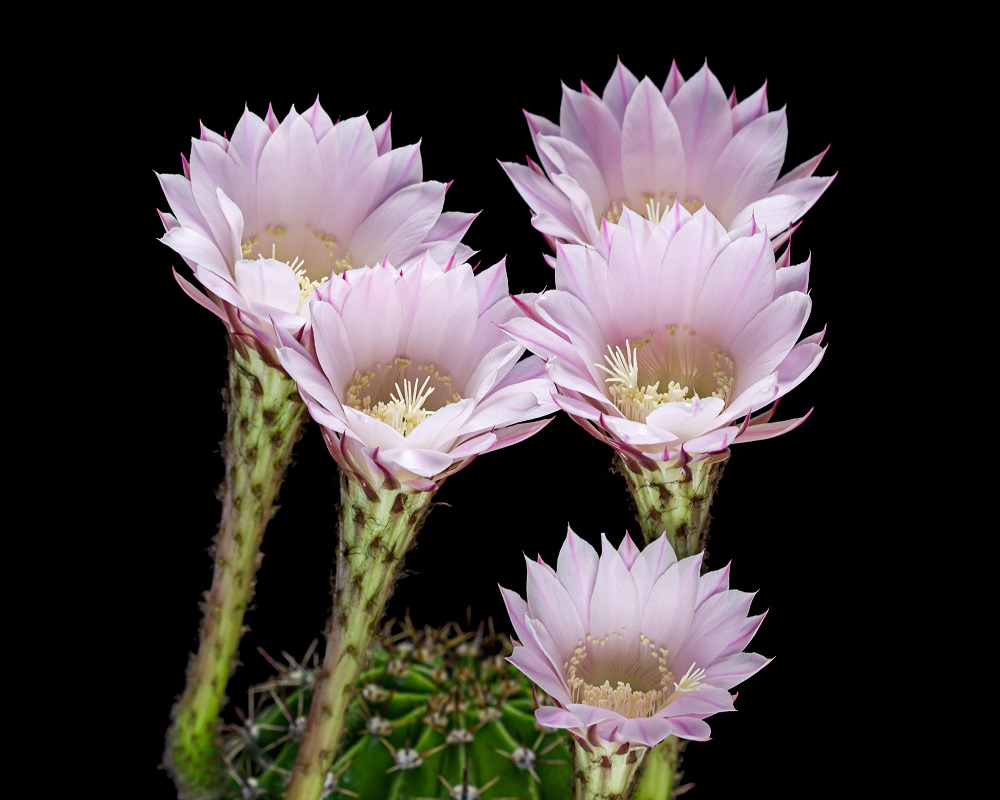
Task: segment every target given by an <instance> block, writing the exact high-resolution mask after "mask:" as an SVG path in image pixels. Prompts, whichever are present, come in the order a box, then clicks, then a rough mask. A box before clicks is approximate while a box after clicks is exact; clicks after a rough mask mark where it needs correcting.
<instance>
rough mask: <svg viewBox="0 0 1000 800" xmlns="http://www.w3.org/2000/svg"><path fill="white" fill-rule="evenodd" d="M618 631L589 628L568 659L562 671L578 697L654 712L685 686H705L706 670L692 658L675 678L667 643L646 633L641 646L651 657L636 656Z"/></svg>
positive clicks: (623, 710) (628, 711) (640, 713)
mask: <svg viewBox="0 0 1000 800" xmlns="http://www.w3.org/2000/svg"><path fill="white" fill-rule="evenodd" d="M624 634H625V629H624V628H623V629H622V633H613V634H609V635H608V636H605V637H604V638H603V639H594V638H593V637H591V636H590V634H587V638H586V641H581V642H580V643H579V644H578V645H577V647H576V650H575V651H574V652H573V655H572V656H571V657H570V659H569V661H567V662H566V663H565V664H563V675H564V676H565V678H566V684H567V686H568V687H569V690H570V694H571V696H572V700H573V702H574V703H583V704H585V705H588V706H595V707H597V708H605V709H608V710H609V711H614V712H615V713H617V714H621V715H622V716H623V717H628V718H629V719H636V718H638V717H651V716H653V715H654V714H655V713H656V712H657V711H659V710H660V709H662V708H663V707H664V706H666V705H668V704H669V703H671V702H672V701H673V700H674V699H675V698H676V697H678V696H679V694H680V693H682V692H690V691H695V690H696V689H697V688H698V687H699V686H701V679H702V678H703V677H704V676H705V670H703V669H696V668H695V665H694V664H692V665H691V667H690V668H689V669H688V671H687V672H686V673H685V675H684V677H682V678H681V679H680V681H677V682H675V681H674V675H673V672H671V670H670V667H669V665H668V663H667V650H666V648H663V647H659V646H657V644H656V643H655V642H653V641H652V640H650V638H649V637H648V636H645V635H644V634H640V635H639V640H640V641H641V642H642V647H643V649H644V650H645V651H646V655H647V656H650V658H640V659H636V658H635V656H634V650H632V649H631V648H626V647H616V646H615V645H616V643H619V642H621V641H622V640H623V639H624Z"/></svg>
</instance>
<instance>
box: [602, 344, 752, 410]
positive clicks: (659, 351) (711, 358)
mask: <svg viewBox="0 0 1000 800" xmlns="http://www.w3.org/2000/svg"><path fill="white" fill-rule="evenodd" d="M604 360H605V362H606V364H594V366H595V367H597V368H598V369H600V370H603V371H604V372H606V373H607V374H608V375H609V376H610V377H608V378H605V379H604V381H605V383H608V384H610V385H609V386H608V394H609V395H610V398H611V400H612V402H614V404H615V406H617V408H618V410H619V411H621V412H622V414H623V415H624V416H625V417H626V418H627V419H630V420H632V421H633V422H645V421H646V416H647V415H648V414H649V413H650V412H651V411H653V410H654V409H656V408H659V407H660V406H661V405H663V404H664V403H690V402H691V401H692V399H693V398H694V397H717V398H719V399H721V400H722V401H723V402H728V400H729V395H730V392H731V391H732V388H733V382H734V377H733V373H734V371H735V364H734V363H733V360H732V358H730V357H729V355H728V354H727V353H726V352H725V351H724V350H723V349H722V348H721V347H717V346H715V344H714V343H713V342H710V341H708V340H707V339H705V338H703V337H702V338H699V337H698V335H697V334H696V333H695V331H693V330H691V329H690V328H689V327H688V326H687V325H664V326H663V332H662V333H661V334H660V335H659V336H657V334H656V332H653V331H650V332H649V333H647V334H646V336H645V337H644V338H642V339H641V340H639V341H638V342H637V343H636V345H635V346H634V347H633V346H632V343H631V341H630V340H629V339H626V340H625V350H624V351H622V348H621V347H620V346H615V348H614V349H612V347H611V345H610V344H609V345H608V355H606V356H604ZM661 384H665V386H664V390H663V391H661V390H660V385H661Z"/></svg>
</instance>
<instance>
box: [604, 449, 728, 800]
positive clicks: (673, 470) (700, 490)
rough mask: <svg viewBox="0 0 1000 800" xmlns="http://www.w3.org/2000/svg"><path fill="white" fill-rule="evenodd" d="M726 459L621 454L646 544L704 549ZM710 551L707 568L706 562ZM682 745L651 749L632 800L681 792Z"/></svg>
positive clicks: (671, 741) (681, 554)
mask: <svg viewBox="0 0 1000 800" xmlns="http://www.w3.org/2000/svg"><path fill="white" fill-rule="evenodd" d="M727 458H728V453H726V454H723V455H721V456H715V457H713V458H708V459H704V460H702V461H695V462H691V463H689V464H688V465H687V466H685V467H660V468H659V469H654V470H651V469H645V468H644V467H642V466H640V465H638V464H636V463H635V462H631V463H629V462H626V461H625V459H621V458H620V459H618V465H619V471H620V472H621V473H622V475H623V476H624V477H625V483H626V485H627V486H628V491H629V494H630V495H631V497H632V500H633V502H634V504H635V510H636V519H637V520H638V522H639V527H640V528H641V529H642V535H643V538H644V539H645V540H646V544H647V545H649V544H650V543H652V542H654V541H655V540H656V539H658V538H659V537H660V536H666V537H667V539H668V540H669V541H670V544H671V545H672V546H673V548H674V552H675V553H677V558H678V559H681V558H686V557H687V556H692V555H695V554H696V553H700V552H702V551H704V550H705V549H706V547H707V546H708V529H709V522H710V520H711V515H710V513H709V509H710V506H711V504H712V498H713V497H714V495H715V491H716V489H717V488H718V487H719V481H720V479H721V478H722V469H723V467H724V466H725V462H726V459H727ZM707 555H708V554H707V553H706V556H705V560H704V561H703V563H702V569H703V570H704V569H705V568H706V567H707ZM684 745H685V742H684V741H683V740H679V739H677V737H675V736H669V737H667V738H666V739H665V740H664V741H663V742H661V743H660V744H658V745H657V746H656V747H654V748H653V750H652V752H651V753H650V755H649V758H647V759H646V765H645V766H644V767H643V769H642V770H641V772H640V777H639V779H638V780H637V782H636V795H635V797H634V800H663V798H669V797H670V796H671V794H672V793H673V792H676V791H677V788H676V786H675V784H676V783H677V782H678V781H679V779H680V772H679V770H678V767H679V764H680V757H681V754H682V753H683V751H684Z"/></svg>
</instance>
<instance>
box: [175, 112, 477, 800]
mask: <svg viewBox="0 0 1000 800" xmlns="http://www.w3.org/2000/svg"><path fill="white" fill-rule="evenodd" d="M389 124H390V121H389V120H386V121H385V122H384V123H383V124H382V125H380V126H379V127H378V128H376V129H374V130H373V129H372V128H371V126H370V125H369V123H368V120H367V118H366V117H364V116H360V117H353V118H350V119H345V120H340V121H337V122H334V121H333V120H332V119H331V118H330V116H329V115H328V114H327V113H326V111H324V110H323V108H322V106H320V103H319V100H318V99H317V100H316V102H315V103H314V105H313V106H312V107H311V108H310V109H309V110H308V111H307V112H306V113H305V114H299V113H297V112H296V110H295V109H294V108H292V110H291V111H290V112H289V113H288V115H287V116H286V117H285V118H284V119H283V120H281V121H280V122H279V121H278V119H277V118H276V117H275V114H274V112H273V110H272V109H268V113H267V115H266V117H264V118H261V117H259V116H257V115H255V114H253V113H251V112H250V111H249V109H247V110H245V111H244V113H243V115H242V117H241V118H240V120H239V122H237V124H236V127H235V128H234V130H233V134H232V136H231V137H226V136H222V135H220V134H218V133H215V132H214V131H211V130H209V129H208V128H205V127H203V128H202V131H201V136H200V138H197V139H194V140H193V141H192V144H191V154H190V158H183V160H182V164H183V172H182V173H181V174H159V175H158V176H157V177H158V178H159V181H160V186H161V188H162V190H163V193H164V195H165V197H166V200H167V203H168V204H169V208H170V210H169V211H168V212H163V211H161V212H160V218H161V220H162V222H163V225H164V228H165V233H164V235H163V237H162V238H161V241H162V242H164V243H165V244H166V245H168V246H169V247H170V248H172V249H173V250H174V251H175V252H176V253H177V254H178V255H179V256H181V257H182V258H183V260H184V262H185V263H186V264H187V266H188V267H189V268H190V271H191V273H192V274H193V276H194V279H195V282H192V281H190V280H189V279H188V278H185V277H182V276H181V274H180V273H179V272H178V271H177V270H176V269H175V270H174V276H175V278H176V279H177V281H178V283H179V284H180V286H181V288H182V289H183V290H184V291H185V292H186V293H187V294H188V295H189V296H190V297H191V298H192V299H194V300H195V301H196V302H197V303H198V304H199V305H200V306H202V307H204V308H207V309H208V310H209V311H211V312H212V313H214V314H215V315H216V316H217V317H218V318H219V319H220V320H221V321H222V322H223V324H224V326H225V329H226V331H227V334H228V344H229V382H228V386H227V393H226V398H227V399H226V405H227V431H226V436H225V439H224V443H223V455H224V458H225V462H226V463H225V479H224V482H223V486H222V488H221V491H220V499H221V501H222V505H223V508H222V522H221V524H220V526H219V529H218V532H217V534H216V539H215V542H214V545H213V553H214V556H215V557H213V562H214V563H213V577H212V586H211V588H210V589H209V591H208V592H207V593H206V596H205V602H204V605H203V607H204V609H205V611H206V613H205V614H204V616H203V619H202V624H201V629H200V632H199V644H198V651H197V654H195V655H194V656H193V657H192V658H191V660H190V661H189V665H188V672H187V683H186V686H185V689H184V693H183V694H182V696H181V697H180V699H179V700H178V702H177V704H176V705H175V707H174V709H173V711H172V714H171V726H170V730H169V731H168V734H167V751H166V753H165V763H166V765H167V768H168V769H169V771H170V772H171V776H172V778H173V779H174V782H175V783H176V784H177V787H178V790H179V794H180V795H181V796H185V797H187V796H202V795H205V796H211V792H213V791H214V790H215V789H216V788H217V787H218V785H219V784H220V783H221V782H222V781H224V779H225V775H224V770H223V768H222V767H223V765H222V763H221V760H220V756H219V752H218V748H217V743H216V724H217V722H216V720H217V716H218V713H219V710H220V709H221V706H222V703H223V702H224V699H225V691H226V686H227V682H228V680H229V677H230V675H231V673H232V671H233V669H234V668H235V664H236V659H237V651H238V647H239V642H240V638H241V635H242V631H243V628H244V626H243V620H244V615H245V612H246V609H247V608H248V607H249V605H250V601H251V597H252V595H253V592H254V585H255V576H256V572H257V569H258V565H259V561H260V543H261V540H262V537H263V535H264V530H265V528H266V526H267V525H268V522H269V521H270V519H271V517H272V516H273V514H274V513H275V511H276V506H275V501H276V498H277V495H278V491H279V489H280V487H281V485H282V483H283V481H284V476H285V472H286V470H287V467H288V464H289V463H290V460H291V454H292V449H293V447H294V445H295V443H296V441H297V440H298V439H299V437H300V436H301V435H302V432H303V426H304V423H305V422H306V421H307V420H308V415H307V413H306V410H305V405H304V403H303V402H302V401H301V399H300V398H299V395H298V392H297V389H296V387H295V384H294V382H293V381H292V379H291V378H290V377H288V375H287V374H286V373H285V372H284V370H283V369H282V368H281V365H280V364H279V363H278V359H277V356H276V354H275V348H276V347H277V346H278V345H279V341H280V339H279V337H278V333H277V329H281V330H284V331H286V332H288V333H289V335H299V334H301V332H302V331H303V330H304V327H305V325H306V322H307V320H306V317H305V315H304V314H303V308H304V306H305V303H306V301H307V300H308V298H309V297H310V295H311V294H312V293H313V291H314V290H315V288H316V286H318V285H320V284H322V283H323V282H324V281H328V280H329V279H330V277H331V276H332V275H336V274H339V273H340V272H343V271H344V270H346V269H350V268H351V267H358V266H362V267H363V266H366V265H368V264H373V263H376V262H377V261H378V260H380V259H383V258H386V257H391V258H393V259H394V261H395V263H396V264H398V265H399V266H400V267H404V266H405V265H406V264H408V263H410V262H411V261H413V260H415V259H417V258H419V257H420V256H421V255H423V254H426V253H432V254H435V255H437V256H439V257H441V258H442V259H446V258H448V257H449V256H451V255H453V254H455V253H458V254H459V255H460V256H462V257H466V256H468V255H470V254H471V250H470V249H469V248H468V247H467V246H465V245H463V244H461V242H460V240H461V238H462V236H463V235H464V234H465V232H466V230H467V229H468V227H469V225H470V224H471V223H472V221H473V219H474V218H475V215H474V214H463V213H442V207H443V203H444V196H445V191H446V189H447V184H444V183H440V182H437V181H424V180H423V175H422V165H421V160H420V150H419V145H409V146H405V147H398V148H393V147H392V139H391V135H390V128H389ZM196 283H197V284H200V287H199V286H197V285H196Z"/></svg>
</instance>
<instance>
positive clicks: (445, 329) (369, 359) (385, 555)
mask: <svg viewBox="0 0 1000 800" xmlns="http://www.w3.org/2000/svg"><path fill="white" fill-rule="evenodd" d="M519 313H520V311H519V309H518V306H517V304H516V303H515V302H514V300H513V299H512V298H511V297H510V296H509V294H508V290H507V273H506V267H505V264H504V263H503V262H500V263H498V264H495V265H494V266H492V267H490V268H489V269H487V270H485V271H483V272H480V273H478V274H476V273H474V271H473V268H472V267H471V266H470V265H469V264H458V263H457V261H456V260H455V259H451V260H450V261H448V262H447V263H446V264H444V265H443V266H442V265H439V264H438V262H436V261H435V260H434V259H433V258H431V257H429V256H427V257H424V258H423V259H421V260H420V261H419V262H418V263H417V264H416V265H414V266H413V267H411V268H410V269H408V270H406V271H401V270H399V269H397V268H395V267H394V266H392V265H391V264H390V263H389V262H388V261H385V262H382V263H381V264H379V265H377V266H375V267H372V268H370V269H367V270H355V271H351V272H346V273H344V274H343V275H341V276H339V277H337V278H335V279H333V280H331V281H329V282H328V283H325V284H323V286H322V287H320V288H319V289H318V290H317V291H316V294H315V296H314V298H313V300H312V301H311V302H310V305H309V316H310V324H309V326H308V328H307V330H306V332H305V334H304V335H303V337H302V338H301V339H297V338H296V337H295V336H293V335H291V334H287V333H285V332H282V341H283V342H284V343H285V346H283V347H281V348H279V349H278V351H277V355H278V358H279V360H280V361H281V363H282V365H283V366H284V368H285V369H286V370H287V371H288V374H289V375H291V376H292V377H293V378H294V379H295V381H296V383H297V385H298V387H299V392H300V394H301V395H302V397H303V399H304V401H305V403H306V406H307V407H308V409H309V413H310V414H311V416H312V418H313V419H314V420H316V422H317V423H319V425H320V427H321V429H322V431H323V435H324V438H325V439H326V443H327V446H328V448H329V450H330V453H331V455H332V456H333V458H334V459H335V461H336V462H337V464H338V466H339V467H340V475H341V484H340V492H341V496H340V509H339V525H340V539H339V545H338V548H337V563H336V580H335V587H334V595H333V598H334V602H333V614H332V617H331V620H330V623H329V627H328V630H327V640H326V651H325V653H324V660H323V667H322V671H321V674H320V682H319V685H318V686H317V688H316V693H315V695H314V700H313V702H312V706H311V709H310V713H309V718H308V722H307V724H306V728H305V732H304V734H303V738H302V741H301V744H300V748H299V755H298V758H297V760H296V764H295V768H294V771H293V774H292V776H291V781H290V783H289V787H288V792H287V794H286V800H317V799H318V798H319V797H320V794H321V791H322V789H323V785H324V781H325V780H326V779H327V776H328V772H329V769H330V765H331V763H332V762H333V759H334V758H335V756H336V754H337V750H338V748H339V746H340V739H341V735H342V727H343V722H344V714H345V712H346V709H347V707H348V704H349V703H350V700H351V696H350V692H351V689H352V687H353V686H354V685H355V683H356V681H357V678H358V675H359V673H360V671H361V670H362V668H363V667H364V662H365V658H366V654H367V653H368V650H369V647H370V644H371V641H372V637H373V636H374V635H375V634H376V632H377V626H378V623H379V620H380V619H381V617H382V613H383V611H384V609H385V605H386V602H387V601H388V599H389V597H390V596H391V594H392V591H393V589H394V584H395V580H396V577H397V576H398V574H399V571H400V568H401V565H402V562H403V558H404V556H405V555H406V553H407V551H408V550H409V548H410V546H411V544H412V542H413V540H414V537H415V536H416V535H417V533H418V531H419V530H420V528H421V527H422V525H423V522H424V519H425V518H426V516H427V514H428V512H429V511H430V508H431V502H432V499H433V497H434V495H435V493H436V491H437V490H438V489H439V488H440V486H441V485H442V483H443V481H444V480H445V479H446V478H447V477H448V476H449V475H452V474H454V473H455V472H457V471H458V470H460V469H462V468H464V467H465V466H466V465H467V464H469V462H471V461H472V459H474V458H476V457H478V456H480V455H482V454H483V453H488V452H491V451H493V450H497V449H499V448H502V447H507V446H509V445H511V444H514V443H516V442H519V441H521V440H523V439H525V438H527V437H528V436H531V435H532V434H534V433H536V432H537V431H539V430H541V429H542V428H543V427H544V426H545V425H547V424H548V422H549V421H550V419H540V418H541V417H543V416H544V415H546V414H551V413H554V412H555V411H556V410H557V408H556V406H555V405H554V403H553V402H552V399H551V394H552V391H553V386H552V383H551V381H550V380H549V379H548V378H547V377H546V376H545V369H544V365H543V364H542V362H541V360H540V359H539V358H537V357H536V356H528V357H527V358H525V359H523V360H520V359H521V356H522V355H523V354H524V347H523V346H521V345H519V344H518V343H517V342H514V341H512V340H511V339H510V337H508V336H507V335H506V334H504V333H503V332H502V331H501V330H500V329H499V327H498V325H500V324H503V323H506V322H508V321H509V320H510V319H511V318H512V317H513V316H515V315H517V314H519Z"/></svg>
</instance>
